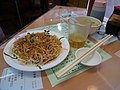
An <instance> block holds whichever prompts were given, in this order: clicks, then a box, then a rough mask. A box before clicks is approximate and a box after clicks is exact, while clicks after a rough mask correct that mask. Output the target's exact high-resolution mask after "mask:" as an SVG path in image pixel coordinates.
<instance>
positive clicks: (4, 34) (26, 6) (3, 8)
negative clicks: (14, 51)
mask: <svg viewBox="0 0 120 90" xmlns="http://www.w3.org/2000/svg"><path fill="white" fill-rule="evenodd" d="M79 2H82V3H79ZM86 2H87V0H0V36H1V39H0V42H2V41H3V40H5V39H6V38H8V37H10V36H11V35H13V34H14V33H16V32H17V31H19V30H20V29H22V28H23V27H25V26H26V25H28V24H30V23H31V22H33V21H34V20H35V19H37V18H38V17H39V16H41V15H43V14H44V13H45V12H47V11H48V10H50V9H51V8H53V7H54V6H55V5H62V6H75V7H82V8H86V7H85V6H87V4H86ZM84 4H86V5H84ZM115 5H120V0H107V5H106V12H105V17H108V18H109V17H110V15H111V14H112V12H113V9H114V6H115Z"/></svg>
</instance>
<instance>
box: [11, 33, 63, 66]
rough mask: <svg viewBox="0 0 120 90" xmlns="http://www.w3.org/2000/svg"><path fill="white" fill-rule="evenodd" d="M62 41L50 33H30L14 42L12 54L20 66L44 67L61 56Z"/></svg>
mask: <svg viewBox="0 0 120 90" xmlns="http://www.w3.org/2000/svg"><path fill="white" fill-rule="evenodd" d="M61 48H62V46H61V41H60V40H59V39H58V38H57V36H56V35H50V34H49V33H46V32H42V33H32V34H30V33H28V34H27V35H26V36H25V37H22V38H19V39H18V40H17V41H15V42H14V44H13V47H12V54H13V55H15V56H17V57H18V62H19V63H20V64H23V65H26V64H32V65H44V64H46V63H48V62H50V61H52V60H54V59H55V58H56V57H58V56H59V55H60V52H61Z"/></svg>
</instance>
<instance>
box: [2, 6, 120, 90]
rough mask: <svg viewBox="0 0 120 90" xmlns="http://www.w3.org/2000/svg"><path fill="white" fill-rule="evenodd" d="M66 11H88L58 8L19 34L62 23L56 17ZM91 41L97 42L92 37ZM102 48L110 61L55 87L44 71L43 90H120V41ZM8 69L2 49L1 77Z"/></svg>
mask: <svg viewBox="0 0 120 90" xmlns="http://www.w3.org/2000/svg"><path fill="white" fill-rule="evenodd" d="M66 10H67V11H69V12H71V11H86V9H82V8H75V7H63V6H56V7H54V8H53V9H51V10H50V11H48V12H47V13H45V14H44V15H42V16H40V17H39V18H38V19H36V20H35V21H34V22H32V23H31V24H29V25H28V26H26V27H25V28H24V29H22V30H21V31H20V32H18V34H20V33H23V32H25V31H26V30H28V29H32V28H36V27H41V26H47V25H51V24H57V23H58V22H60V18H58V17H56V13H60V12H66ZM18 34H17V35H18ZM89 39H90V40H92V41H93V42H96V41H95V40H94V39H92V38H90V37H89ZM8 41H9V40H8ZM8 41H6V42H5V43H4V44H2V45H1V47H4V46H5V44H6V43H7V42H8ZM101 48H102V49H103V50H105V51H106V52H107V53H109V54H110V55H111V56H112V58H110V60H107V61H105V62H103V63H101V64H100V65H98V66H95V67H93V68H91V69H89V70H87V71H85V72H83V73H81V74H79V75H77V76H75V77H73V78H71V79H69V80H66V81H64V82H62V83H60V84H58V85H57V86H55V87H52V86H51V84H50V82H49V80H48V78H47V75H46V73H45V72H44V71H42V80H43V90H73V89H74V90H120V70H119V68H120V58H119V57H117V56H116V55H115V52H117V51H118V50H120V41H115V42H113V43H110V44H108V45H104V46H101ZM6 67H9V66H8V65H7V64H6V62H5V61H4V59H3V49H0V75H1V74H2V70H3V69H4V68H6Z"/></svg>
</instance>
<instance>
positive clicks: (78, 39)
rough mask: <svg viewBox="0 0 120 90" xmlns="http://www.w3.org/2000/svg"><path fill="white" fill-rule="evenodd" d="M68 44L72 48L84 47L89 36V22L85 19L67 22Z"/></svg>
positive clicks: (72, 19)
mask: <svg viewBox="0 0 120 90" xmlns="http://www.w3.org/2000/svg"><path fill="white" fill-rule="evenodd" d="M68 25H69V43H70V46H71V47H72V48H81V47H84V45H85V41H86V39H87V37H88V35H89V31H90V27H91V20H89V19H88V18H85V17H75V18H70V19H69V20H68Z"/></svg>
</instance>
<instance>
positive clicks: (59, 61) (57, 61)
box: [3, 30, 70, 71]
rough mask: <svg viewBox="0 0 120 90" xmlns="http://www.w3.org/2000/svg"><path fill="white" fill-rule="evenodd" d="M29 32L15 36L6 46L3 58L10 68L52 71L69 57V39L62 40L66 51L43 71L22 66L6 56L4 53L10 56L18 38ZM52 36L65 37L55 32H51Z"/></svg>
mask: <svg viewBox="0 0 120 90" xmlns="http://www.w3.org/2000/svg"><path fill="white" fill-rule="evenodd" d="M28 32H29V33H37V32H44V30H34V31H28ZM28 32H25V33H22V34H19V35H18V36H15V37H14V38H12V39H11V40H10V41H9V42H8V43H7V44H6V46H5V48H4V50H3V57H4V60H5V62H6V63H7V64H8V65H9V66H11V67H13V68H15V69H18V70H22V71H43V70H46V69H50V68H52V67H54V66H56V65H58V64H59V63H61V62H62V61H63V60H64V59H65V58H66V57H67V55H68V53H69V50H70V45H69V42H68V40H67V38H62V39H61V42H62V48H66V49H65V50H62V53H61V54H60V55H59V56H58V57H57V58H56V59H55V60H53V61H51V62H50V63H48V64H45V65H43V66H41V68H42V69H40V68H39V67H35V66H25V65H20V64H19V63H17V61H15V60H13V59H12V58H10V57H8V56H6V55H5V54H4V52H5V53H7V54H10V48H11V46H12V44H13V42H15V41H16V38H17V39H18V38H21V37H23V36H25V35H26V34H27V33H28ZM50 35H56V36H57V37H58V38H60V37H63V35H61V34H60V33H58V32H55V31H50Z"/></svg>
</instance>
